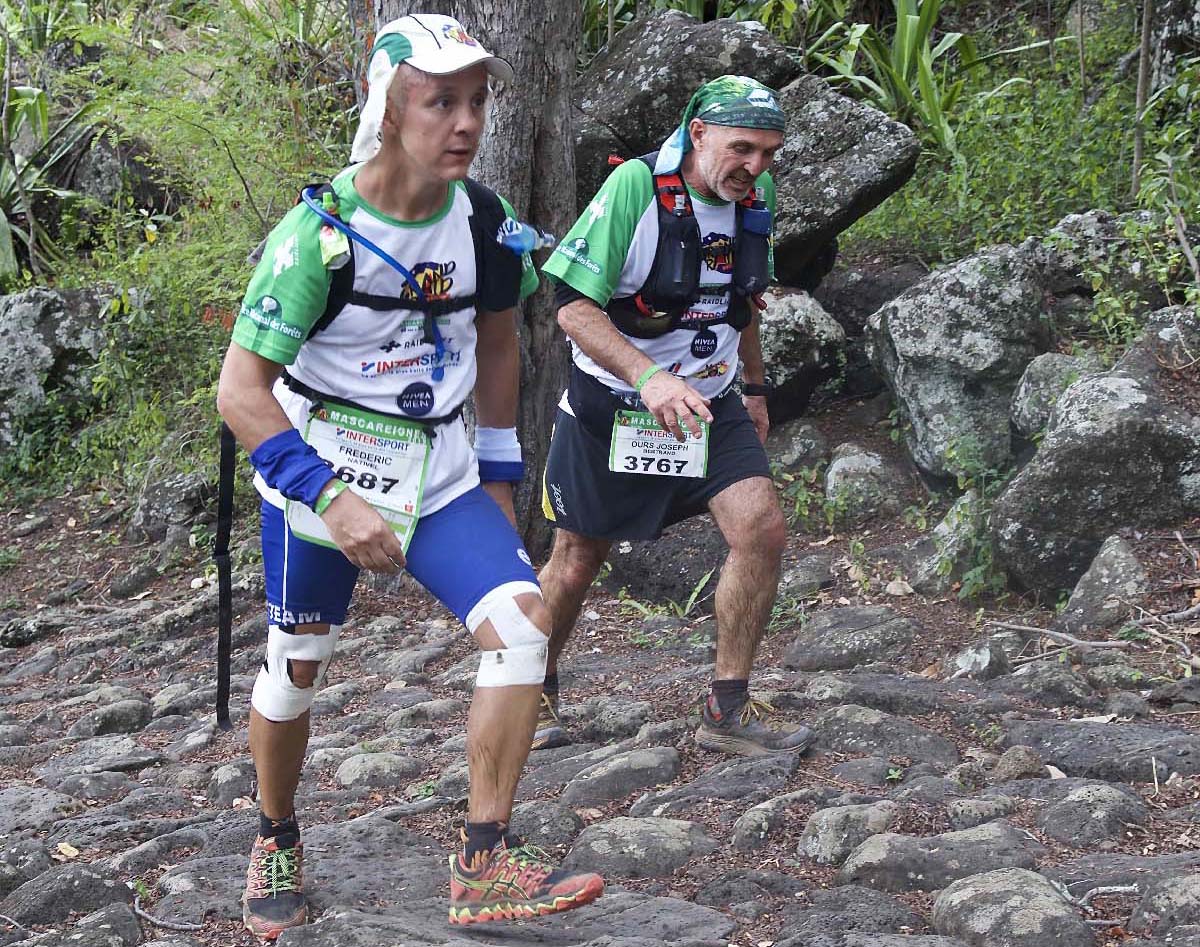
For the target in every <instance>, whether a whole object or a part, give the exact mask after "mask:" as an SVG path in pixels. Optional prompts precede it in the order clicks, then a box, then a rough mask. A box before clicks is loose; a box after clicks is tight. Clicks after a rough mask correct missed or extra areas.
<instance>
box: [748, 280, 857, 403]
mask: <svg viewBox="0 0 1200 947" xmlns="http://www.w3.org/2000/svg"><path fill="white" fill-rule="evenodd" d="M763 300H764V302H766V305H767V308H766V309H764V310H763V311H762V312H761V313H760V314H759V323H760V330H759V331H760V334H761V336H762V350H763V369H764V373H765V378H766V381H767V384H769V385H770V386H771V387H772V388H773V389H774V390H773V391H772V392H771V394H770V396H769V400H768V407H769V408H770V409H771V415H772V418H776V417H780V416H781V415H784V414H786V415H789V416H790V415H794V414H797V413H799V412H801V411H803V410H804V408H805V407H807V405H808V399H809V396H810V395H811V393H812V390H813V388H814V387H815V385H816V382H817V381H818V380H819V379H820V378H822V377H824V376H825V375H826V374H829V373H831V372H832V371H833V370H834V368H835V367H836V365H837V359H838V356H839V354H840V353H841V351H842V349H843V348H844V347H845V345H846V333H845V332H844V331H843V330H842V327H841V326H840V325H838V324H837V322H836V321H835V320H834V319H833V317H832V316H830V315H829V313H827V312H826V311H825V310H824V309H822V308H821V304H820V303H818V302H817V301H816V300H815V299H813V298H812V297H811V296H810V295H808V293H806V292H803V291H794V292H793V291H786V292H785V291H779V290H776V291H774V292H770V293H767V294H766V295H765V296H764V297H763ZM784 405H787V406H788V408H787V409H785V410H782V411H781V410H778V409H779V408H781V407H782V406H784Z"/></svg>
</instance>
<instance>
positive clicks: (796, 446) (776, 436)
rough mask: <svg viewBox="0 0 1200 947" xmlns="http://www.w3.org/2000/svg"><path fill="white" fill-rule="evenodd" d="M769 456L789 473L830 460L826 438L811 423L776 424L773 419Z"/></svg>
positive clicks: (768, 440)
mask: <svg viewBox="0 0 1200 947" xmlns="http://www.w3.org/2000/svg"><path fill="white" fill-rule="evenodd" d="M767 455H768V456H769V457H770V458H771V460H772V461H774V462H775V463H777V464H778V465H779V466H780V467H782V468H783V469H784V470H785V471H788V472H793V473H794V472H797V471H800V470H803V469H806V468H807V469H811V468H813V467H816V466H817V465H818V464H820V463H822V462H824V461H825V460H826V458H827V457H828V456H829V444H828V442H827V441H826V440H825V435H824V434H822V433H821V432H820V431H818V430H817V429H816V428H815V427H814V426H813V425H812V424H810V423H809V422H808V421H803V420H796V421H785V422H784V423H783V424H776V423H775V421H774V418H772V420H771V433H770V434H768V435H767Z"/></svg>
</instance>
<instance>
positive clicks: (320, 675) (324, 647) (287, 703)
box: [250, 625, 342, 723]
mask: <svg viewBox="0 0 1200 947" xmlns="http://www.w3.org/2000/svg"><path fill="white" fill-rule="evenodd" d="M341 630H342V626H341V625H330V626H329V633H328V634H325V635H312V634H307V635H297V634H293V633H292V632H290V631H284V629H282V628H280V627H279V626H278V625H271V626H270V627H269V629H268V631H267V659H266V660H265V661H263V666H262V668H261V669H260V670H259V672H258V677H257V678H256V679H255V681H254V691H253V693H252V694H251V695H250V706H252V707H253V708H254V709H255V710H257V711H258V712H259V713H260V714H262V715H263V716H264V717H266V718H267V719H268V720H273V721H275V722H276V723H282V722H283V721H286V720H295V719H296V718H297V717H299V716H300V715H301V714H302V713H304V711H306V710H308V708H309V707H311V706H312V702H313V698H314V697H316V694H317V688H318V687H320V686H321V685H322V684H323V683H324V682H325V671H326V670H327V669H328V668H329V662H330V660H331V659H332V658H333V649H334V648H335V647H336V646H337V639H338V632H339V631H341ZM292 661H316V662H318V664H319V666H318V668H317V673H316V674H315V675H313V682H312V686H311V687H297V686H296V685H295V683H293V681H292V673H291V666H290V665H291V662H292Z"/></svg>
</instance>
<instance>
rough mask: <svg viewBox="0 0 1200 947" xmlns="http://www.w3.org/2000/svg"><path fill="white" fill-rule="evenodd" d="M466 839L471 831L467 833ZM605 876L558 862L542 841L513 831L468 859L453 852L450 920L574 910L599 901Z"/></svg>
mask: <svg viewBox="0 0 1200 947" xmlns="http://www.w3.org/2000/svg"><path fill="white" fill-rule="evenodd" d="M464 840H465V836H464ZM603 891H604V879H603V878H601V877H600V876H599V875H597V874H594V873H592V872H584V871H575V872H573V871H568V870H567V869H565V868H557V867H555V866H554V865H553V864H552V863H551V862H550V860H549V856H547V855H546V853H545V852H543V851H542V850H541V849H540V848H538V847H537V846H536V845H526V844H522V842H521V840H520V839H518V838H517V837H516V836H514V835H507V836H505V837H504V838H503V839H501V840H500V841H499V842H497V843H496V846H495V847H494V848H492V849H491V850H490V851H486V852H477V853H476V854H475V857H474V859H472V861H471V864H469V865H468V864H467V863H466V861H465V860H464V855H463V854H462V853H461V852H460V853H458V854H455V855H451V856H450V923H451V924H476V923H478V922H480V921H499V920H514V919H518V918H523V917H539V916H541V915H543V914H556V913H557V912H559V911H569V910H571V908H577V907H581V906H582V905H584V904H588V903H589V902H591V901H595V900H596V898H598V897H600V894H601V892H603Z"/></svg>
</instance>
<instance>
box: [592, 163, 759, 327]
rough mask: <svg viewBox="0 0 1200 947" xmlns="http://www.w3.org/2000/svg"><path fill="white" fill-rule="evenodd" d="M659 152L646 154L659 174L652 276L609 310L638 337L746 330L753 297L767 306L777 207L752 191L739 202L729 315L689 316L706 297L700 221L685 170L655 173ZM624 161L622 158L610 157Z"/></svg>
mask: <svg viewBox="0 0 1200 947" xmlns="http://www.w3.org/2000/svg"><path fill="white" fill-rule="evenodd" d="M657 158H658V153H657V152H653V153H651V154H648V155H642V156H641V157H640V158H638V159H637V160H638V161H641V162H643V163H644V164H645V165H646V166H647V167H648V168H649V169H650V173H651V174H652V175H653V177H654V201H655V204H656V205H657V207H658V246H657V247H656V249H655V251H654V262H653V263H652V264H651V266H650V273H649V275H648V276H647V277H646V281H645V282H644V283H643V284H642V287H641V289H639V290H638V291H637V292H636V293H635V294H634V295H632V296H622V297H619V298H613V299H610V300H609V302H608V306H607V307H606V311H607V313H608V317H609V318H610V319H611V320H612V322H613V325H615V326H616V327H617V328H618V329H620V330H621V331H622V332H624V333H625V334H626V335H630V336H633V337H634V338H637V339H653V338H657V337H658V336H660V335H664V334H666V333H667V332H671V331H673V330H675V329H695V330H696V331H697V332H699V331H701V330H703V329H707V328H708V327H709V326H713V325H719V324H721V323H726V324H728V325H730V326H732V327H733V328H734V329H736V330H737V331H738V332H741V331H742V330H743V329H745V328H746V327H747V326H748V325H749V324H750V318H751V310H750V306H751V303H753V304H754V305H755V306H757V307H758V308H759V309H761V308H763V306H762V302H761V299H760V298H759V297H760V296H761V294H762V293H763V292H764V291H765V290H766V288H767V286H768V285H770V281H771V278H770V267H769V254H770V240H771V212H770V210H769V209H768V208H767V206H766V204H765V203H764V202H763V201H762V200H761V199H760V198H759V197H758V196H757V194H756V193H754V192H751V193H750V194H748V195H747V196H746V197H744V198H743V199H742V200H740V201H738V202H737V205H736V207H735V214H736V218H735V220H736V223H735V232H734V244H733V274H732V279H731V280H730V284H729V303H728V305H727V306H726V309H725V313H724V315H721V316H712V317H705V318H696V317H693V318H691V319H689V318H687V315H688V311H689V310H690V309H691V307H692V306H693V305H695V303H696V302H697V301H698V300H699V299H700V296H701V292H700V257H701V247H700V225H699V224H698V223H697V222H696V214H695V211H694V210H693V208H692V197H691V195H690V194H689V193H688V189H687V185H686V184H685V183H684V180H683V175H682V174H680V173H679V171H674V172H672V173H670V174H654V164H655V161H656V160H657ZM609 162H610V163H615V164H620V163H621V159H619V158H616V157H615V156H614V157H612V158H609Z"/></svg>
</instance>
